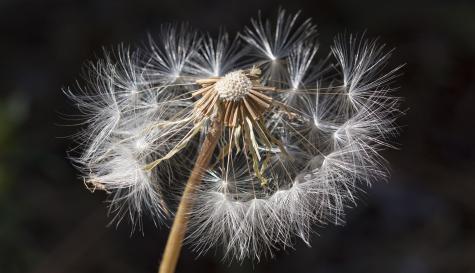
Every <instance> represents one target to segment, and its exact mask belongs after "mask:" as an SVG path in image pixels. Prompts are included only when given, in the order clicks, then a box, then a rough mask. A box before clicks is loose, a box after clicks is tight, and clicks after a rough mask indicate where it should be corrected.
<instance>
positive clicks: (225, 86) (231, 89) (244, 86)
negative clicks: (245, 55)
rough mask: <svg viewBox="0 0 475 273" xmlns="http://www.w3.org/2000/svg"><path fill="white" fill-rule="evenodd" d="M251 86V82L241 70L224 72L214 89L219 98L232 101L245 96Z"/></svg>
mask: <svg viewBox="0 0 475 273" xmlns="http://www.w3.org/2000/svg"><path fill="white" fill-rule="evenodd" d="M251 88H252V82H251V80H250V79H249V78H248V77H247V76H246V75H245V74H244V72H243V71H242V70H237V71H233V72H230V73H228V74H226V75H225V76H224V77H223V78H222V79H220V80H219V81H217V82H216V85H215V90H216V92H217V93H218V95H219V97H220V98H221V99H223V100H232V101H236V100H240V99H242V98H243V97H245V96H246V95H247V94H248V93H249V92H250V91H251Z"/></svg>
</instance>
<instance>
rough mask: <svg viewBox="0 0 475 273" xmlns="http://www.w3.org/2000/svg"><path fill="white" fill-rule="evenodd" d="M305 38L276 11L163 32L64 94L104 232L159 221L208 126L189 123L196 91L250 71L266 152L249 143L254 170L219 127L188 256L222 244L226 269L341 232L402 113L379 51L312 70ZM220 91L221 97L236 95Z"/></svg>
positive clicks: (338, 56)
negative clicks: (107, 210)
mask: <svg viewBox="0 0 475 273" xmlns="http://www.w3.org/2000/svg"><path fill="white" fill-rule="evenodd" d="M315 35H316V28H315V26H314V25H313V24H312V23H311V21H310V19H307V20H303V21H300V20H299V14H298V13H297V14H287V13H286V12H285V11H283V10H281V11H279V13H278V16H277V19H276V20H275V21H268V20H266V21H264V20H263V19H262V18H261V15H259V17H258V19H257V20H252V21H251V26H250V27H247V28H245V29H244V31H243V34H242V35H240V36H239V37H240V38H234V39H231V38H230V37H229V35H228V34H227V33H225V32H224V31H221V32H220V33H219V35H218V37H217V39H213V38H212V37H211V36H210V35H204V36H203V37H201V34H198V33H197V32H194V31H193V30H191V29H190V28H189V27H188V26H187V25H180V26H173V25H167V26H164V27H163V29H162V31H161V34H160V36H159V37H158V39H157V40H156V42H151V43H150V48H149V49H147V50H145V51H144V53H139V52H131V51H130V50H128V49H126V48H124V47H120V48H119V50H117V51H116V53H115V54H113V55H112V56H111V55H106V57H105V58H104V60H103V61H99V62H98V63H97V64H94V65H92V66H91V69H90V73H89V80H88V81H89V84H88V85H87V86H86V87H81V88H79V90H78V91H74V92H71V91H67V94H68V95H69V96H70V97H71V98H72V100H73V101H74V102H75V103H76V104H77V106H78V108H79V109H80V111H81V113H82V114H83V115H84V116H85V117H86V121H85V127H86V128H85V129H84V131H83V132H81V133H80V134H78V135H77V139H78V141H79V144H80V146H81V147H82V154H81V155H80V156H78V157H77V158H75V161H76V162H77V164H78V165H79V166H80V168H81V170H82V171H83V172H84V174H85V179H86V183H87V184H88V186H89V187H90V188H92V189H94V188H99V189H103V190H105V191H107V192H108V193H109V194H110V197H111V201H110V202H111V203H110V204H111V212H114V213H116V217H115V219H116V220H117V221H120V220H121V219H122V218H123V217H124V216H130V218H131V219H132V220H133V221H134V222H140V218H141V217H142V216H143V215H144V214H149V215H151V216H152V218H153V219H154V220H155V221H156V222H157V223H159V222H160V221H161V220H163V219H164V218H166V217H167V216H168V215H169V210H171V209H170V208H173V207H174V205H175V202H176V199H177V197H178V195H179V194H180V190H181V189H182V188H183V182H184V181H186V178H187V176H188V175H189V174H190V170H191V167H192V166H193V161H194V154H195V153H196V152H197V151H198V149H199V147H200V144H201V142H202V140H203V137H204V135H205V134H206V132H207V131H206V130H207V126H208V124H209V119H206V118H205V119H202V120H200V121H199V122H196V119H195V116H196V112H195V110H194V105H195V103H196V98H195V97H194V96H193V95H192V92H194V91H196V90H197V89H199V86H198V85H196V80H200V79H201V80H202V79H208V78H213V79H221V77H223V76H225V75H226V74H228V73H234V72H233V71H239V70H244V69H249V68H252V67H258V68H260V69H261V70H262V76H261V78H260V83H259V84H261V85H265V86H267V87H273V88H275V89H276V91H275V92H273V93H272V92H267V93H266V95H267V96H269V97H271V98H272V101H273V102H274V103H275V104H276V105H280V106H279V107H275V108H272V109H270V110H268V111H267V112H265V113H264V114H263V116H262V122H261V121H259V122H261V123H262V126H265V127H266V128H267V129H268V131H269V133H270V134H271V135H272V137H274V138H276V139H277V140H278V141H274V142H272V143H271V144H269V143H264V142H263V141H255V142H253V147H251V148H252V149H253V152H255V153H256V157H257V158H259V160H260V161H259V162H258V166H257V168H256V167H255V166H254V167H253V164H254V163H255V162H253V161H252V160H251V159H250V158H249V156H248V154H246V152H244V151H243V150H242V149H241V150H238V149H232V151H229V139H233V138H232V137H233V136H234V135H238V134H239V130H241V129H240V128H239V129H236V131H230V130H227V129H226V130H225V132H224V133H223V136H222V137H221V140H220V142H219V144H218V148H217V151H216V152H215V153H214V154H213V158H212V162H211V165H210V166H211V167H210V169H209V170H207V173H206V176H205V177H204V178H203V182H202V183H201V185H200V186H199V187H198V188H197V189H196V192H195V194H194V195H193V200H192V203H193V208H192V211H191V213H190V215H189V230H188V236H187V241H188V242H189V243H190V244H192V245H193V247H194V249H195V250H196V251H198V252H199V253H203V252H206V251H208V250H210V249H212V248H214V247H221V248H222V250H223V252H224V254H225V256H226V257H228V258H230V259H237V260H243V259H245V258H255V259H260V258H261V257H263V256H266V255H269V256H272V255H273V253H274V252H275V251H277V250H279V249H285V248H291V247H292V245H293V243H294V239H295V238H301V239H302V240H303V241H304V242H306V243H307V244H310V235H311V233H312V227H313V225H314V224H322V225H323V224H326V223H329V222H331V223H336V224H340V223H343V221H344V212H345V208H347V207H349V206H352V205H355V204H356V200H357V197H358V195H357V193H358V192H359V191H360V190H361V189H362V188H364V187H366V186H367V185H370V184H371V183H373V182H377V181H380V180H383V179H385V178H386V176H387V170H386V167H385V165H386V162H385V160H384V159H383V158H382V157H381V155H380V151H381V150H382V149H384V148H391V147H393V145H392V144H391V143H390V139H391V138H392V137H393V136H394V134H396V127H395V125H394V122H395V120H396V118H397V117H398V116H399V115H400V114H401V112H400V111H399V110H398V99H397V98H395V97H394V96H393V95H392V91H393V89H394V88H393V87H391V85H390V84H391V82H392V81H393V80H394V78H395V77H396V73H397V71H398V69H399V67H396V68H394V69H392V68H389V69H388V68H386V66H387V63H388V58H389V57H390V52H389V53H387V52H386V51H385V50H384V47H383V46H379V45H378V43H377V41H375V40H373V41H366V40H365V39H364V37H363V36H351V35H350V36H349V37H348V36H344V35H343V36H338V37H337V38H336V39H335V44H334V45H333V46H332V47H331V52H332V55H331V57H330V58H324V62H321V61H319V59H320V58H317V49H318V46H317V42H316V41H315ZM327 64H328V65H327ZM329 69H336V70H337V71H336V72H337V73H333V74H331V75H330V74H328V73H327V72H328V71H329ZM333 72H335V71H333ZM243 75H244V74H243ZM217 77H219V78H217ZM216 81H217V80H216ZM253 84H254V83H253ZM226 88H227V89H226V90H225V91H226V95H229V94H231V95H232V96H234V97H233V98H235V97H236V98H237V96H238V95H239V96H241V95H242V96H244V95H247V93H246V92H249V90H248V89H246V90H234V89H233V90H228V89H229V88H232V85H230V84H227V85H226ZM271 89H272V88H271ZM269 90H270V89H269ZM238 91H239V92H238ZM244 91H246V92H244ZM289 112H291V113H293V114H292V115H290V114H289ZM233 141H236V140H233ZM241 148H243V147H241ZM247 148H249V147H247ZM223 151H229V152H228V153H227V154H226V155H225V156H223V154H224V152H223ZM223 157H226V158H229V160H224V161H223V160H222V158H223ZM256 170H259V172H257V173H256ZM262 177H265V178H266V180H265V182H266V183H265V185H264V184H263V183H262V181H263V179H262Z"/></svg>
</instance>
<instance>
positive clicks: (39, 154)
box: [0, 0, 475, 273]
mask: <svg viewBox="0 0 475 273" xmlns="http://www.w3.org/2000/svg"><path fill="white" fill-rule="evenodd" d="M279 5H281V6H282V7H284V8H286V9H288V10H289V11H297V10H299V9H301V10H302V11H303V16H304V17H312V18H313V19H314V22H316V23H317V24H318V26H319V30H320V41H321V48H322V49H323V50H328V47H329V45H330V43H331V40H332V38H333V36H334V35H336V34H338V33H342V32H344V31H348V32H358V33H361V32H363V31H365V30H367V36H368V37H376V36H379V37H380V40H381V41H382V42H385V43H386V44H388V45H389V47H396V51H395V53H394V57H393V58H392V59H391V61H392V62H393V65H398V64H401V63H406V66H405V68H404V75H403V76H402V77H401V78H399V80H398V84H399V85H400V86H401V88H400V89H399V90H398V93H397V94H398V95H399V96H402V97H404V98H405V101H404V103H403V108H404V109H409V111H408V112H407V115H406V116H404V117H403V118H402V119H401V120H400V125H401V129H402V130H401V131H402V133H401V135H400V137H399V138H398V142H399V143H400V147H401V149H400V150H399V151H388V152H386V153H385V156H386V157H387V158H388V160H389V161H390V163H391V169H392V177H391V179H390V182H389V183H381V184H376V185H374V186H373V187H372V188H371V189H370V190H368V191H367V193H366V194H364V195H361V198H360V199H361V200H360V203H359V206H358V208H356V209H354V210H351V211H349V213H348V218H347V224H346V225H345V226H333V225H329V226H327V227H322V228H317V229H316V230H317V232H318V234H316V235H315V236H314V238H313V240H312V247H311V248H308V247H306V246H305V245H303V244H298V245H297V246H296V251H287V252H279V253H277V256H276V258H275V259H273V260H265V261H261V262H259V263H256V264H254V265H252V264H250V263H243V264H242V265H240V264H231V265H228V264H226V263H222V262H221V261H220V256H213V255H212V254H210V255H207V256H204V257H200V258H196V257H195V254H194V253H192V252H190V251H189V249H187V248H186V247H185V250H184V252H183V254H182V257H181V260H180V262H179V265H178V268H177V272H252V271H255V272H325V273H333V272H335V273H336V272H338V273H341V272H361V273H369V272H375V273H380V272H384V273H392V272H404V273H425V272H427V273H428V272H475V168H474V167H475V144H474V141H475V122H474V120H475V4H474V3H468V2H459V1H452V2H449V1H447V2H446V3H444V2H442V1H414V0H412V1H407V0H400V1H392V2H388V1H378V0H372V1H351V2H350V1H342V0H338V1H330V0H327V1H316V0H313V1H310V0H309V1H300V0H292V1H288V2H281V3H276V2H274V1H270V0H264V1H259V2H258V1H256V0H255V1H244V0H242V1H211V0H207V1H188V2H184V1H141V0H135V1H125V0H108V1H97V0H95V1H93V0H88V1H85V0H84V1H68V0H64V1H60V0H58V1H53V0H45V1H34V0H31V1H25V0H15V1H14V0H2V1H1V2H0V35H1V36H0V37H1V38H0V39H1V42H0V54H1V58H0V83H1V87H0V90H1V91H0V272H1V273H16V272H21V273H60V272H68V273H75V272H84V273H86V272H87V273H89V272H91V273H92V272H101V273H106V272H114V273H122V272H124V273H125V272H143V273H150V272H155V270H156V269H157V265H158V262H159V258H160V257H161V254H162V251H163V248H164V243H165V240H166V236H167V234H168V229H166V228H163V227H162V228H159V229H156V228H155V227H154V226H153V225H152V223H150V222H149V221H145V226H144V234H145V235H142V234H141V233H137V232H136V233H134V234H132V235H131V233H130V232H131V226H130V225H129V224H127V223H124V224H122V225H120V226H119V227H118V228H115V227H114V226H113V227H107V224H108V222H109V221H110V218H108V217H107V212H106V204H104V198H105V196H104V195H103V194H102V193H96V194H91V193H89V192H88V191H87V190H86V189H85V188H84V187H83V185H82V183H81V182H82V181H81V180H80V179H79V178H78V175H79V174H78V172H77V171H76V170H75V169H74V168H73V167H72V166H71V163H70V162H69V160H68V159H67V158H66V152H67V150H68V149H69V148H71V147H72V146H73V143H72V141H71V140H70V139H69V138H67V137H68V136H70V135H72V134H73V133H74V132H75V131H76V130H77V129H78V128H76V127H71V126H66V125H67V124H68V122H67V120H64V119H62V118H61V114H75V113H77V112H76V109H74V108H73V107H72V105H71V103H70V102H69V101H68V100H67V98H66V97H65V96H64V95H63V94H62V93H61V88H62V87H66V86H69V85H73V84H74V82H75V80H76V79H78V77H79V75H80V74H81V73H80V72H81V69H83V64H84V63H85V62H86V61H87V60H96V59H97V58H98V57H97V56H100V55H101V54H102V47H103V46H106V47H110V46H114V45H117V44H119V43H121V42H124V43H126V44H130V45H132V46H135V45H137V46H139V45H142V44H143V43H145V41H146V36H147V33H150V34H151V35H152V36H153V35H154V34H156V33H157V32H158V28H159V26H160V24H162V23H164V22H170V21H177V22H181V21H188V22H190V23H191V24H192V25H193V26H195V27H197V28H199V29H201V30H204V31H209V32H212V33H216V32H217V31H218V26H219V25H224V26H226V27H227V29H228V30H229V31H231V32H234V31H238V30H240V29H241V28H242V26H244V25H247V24H248V23H249V18H250V17H255V16H256V15H257V11H258V9H261V10H262V12H263V14H264V15H265V16H266V17H267V16H273V15H275V14H276V12H277V9H278V7H279ZM320 56H322V55H320Z"/></svg>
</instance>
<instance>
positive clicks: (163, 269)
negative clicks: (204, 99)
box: [158, 117, 223, 273]
mask: <svg viewBox="0 0 475 273" xmlns="http://www.w3.org/2000/svg"><path fill="white" fill-rule="evenodd" d="M222 124H223V121H222V117H218V118H216V119H215V121H214V122H213V125H212V126H211V130H210V131H209V132H208V134H207V135H206V138H205V140H204V141H203V144H202V146H201V151H200V153H199V154H198V158H197V159H196V161H195V165H194V167H193V170H192V172H191V175H190V177H189V178H188V182H187V183H186V186H185V190H184V191H183V195H182V197H181V201H180V204H179V206H178V210H177V213H176V215H175V219H174V221H173V225H172V228H171V230H170V234H169V235H168V241H167V245H166V246H165V251H164V253H163V258H162V262H161V264H160V268H159V271H158V272H159V273H173V272H175V268H176V264H177V262H178V257H179V256H180V251H181V247H182V243H183V238H184V236H185V232H186V226H187V223H188V213H189V211H190V208H191V206H192V205H193V204H192V195H193V193H194V191H195V189H196V187H197V186H198V185H199V184H200V182H201V178H202V176H203V172H204V170H206V169H207V168H208V165H209V162H210V160H211V157H212V155H213V152H214V150H215V149H216V146H217V144H218V140H219V138H220V136H221V131H222Z"/></svg>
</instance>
